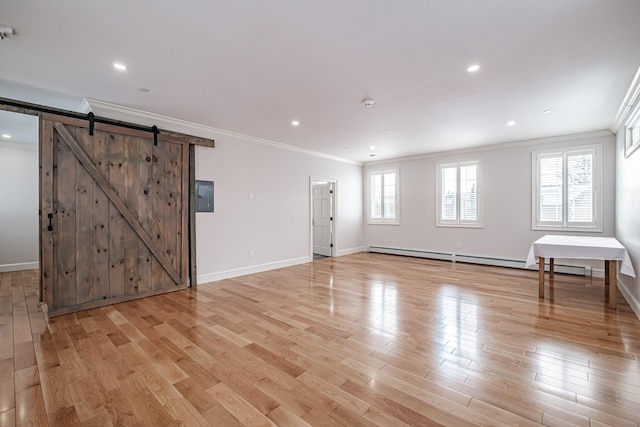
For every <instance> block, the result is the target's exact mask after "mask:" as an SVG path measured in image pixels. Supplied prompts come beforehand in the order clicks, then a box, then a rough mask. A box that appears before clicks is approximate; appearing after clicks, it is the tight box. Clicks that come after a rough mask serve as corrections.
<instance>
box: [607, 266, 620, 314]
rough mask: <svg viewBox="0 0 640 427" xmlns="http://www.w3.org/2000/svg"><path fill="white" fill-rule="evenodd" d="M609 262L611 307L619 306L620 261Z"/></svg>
mask: <svg viewBox="0 0 640 427" xmlns="http://www.w3.org/2000/svg"><path fill="white" fill-rule="evenodd" d="M608 262H609V268H608V270H609V308H613V309H614V310H615V309H616V308H618V272H617V270H618V261H615V260H612V261H608Z"/></svg>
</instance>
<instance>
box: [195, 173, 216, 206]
mask: <svg viewBox="0 0 640 427" xmlns="http://www.w3.org/2000/svg"><path fill="white" fill-rule="evenodd" d="M196 212H213V181H198V180H196Z"/></svg>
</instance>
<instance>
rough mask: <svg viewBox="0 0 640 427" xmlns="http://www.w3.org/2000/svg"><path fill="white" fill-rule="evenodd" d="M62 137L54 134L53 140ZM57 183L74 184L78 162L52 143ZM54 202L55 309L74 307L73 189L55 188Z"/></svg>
mask: <svg viewBox="0 0 640 427" xmlns="http://www.w3.org/2000/svg"><path fill="white" fill-rule="evenodd" d="M60 138H61V137H60V136H59V134H57V133H56V134H55V137H54V140H58V139H60ZM55 146H56V164H54V168H57V179H58V181H62V182H67V183H75V182H76V166H78V161H77V160H76V158H75V156H74V155H73V153H72V152H71V150H69V147H67V145H66V144H64V142H60V141H57V142H55ZM55 199H56V204H57V206H56V212H55V215H56V220H57V221H56V222H57V225H56V226H55V228H56V229H57V230H58V231H57V235H56V252H55V255H56V259H55V260H54V262H56V264H57V266H58V271H57V277H56V287H55V288H54V307H56V308H57V307H67V306H70V305H74V304H75V303H76V194H75V191H74V185H66V186H58V187H57V188H56V192H55Z"/></svg>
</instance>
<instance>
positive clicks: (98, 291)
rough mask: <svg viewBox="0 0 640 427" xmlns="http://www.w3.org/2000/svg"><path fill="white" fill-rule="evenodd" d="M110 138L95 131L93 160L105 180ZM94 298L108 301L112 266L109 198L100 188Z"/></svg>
mask: <svg viewBox="0 0 640 427" xmlns="http://www.w3.org/2000/svg"><path fill="white" fill-rule="evenodd" d="M107 139H108V136H107V134H106V133H105V132H102V131H95V134H94V138H93V159H94V164H95V165H96V168H97V169H98V171H99V172H100V174H101V175H102V176H104V177H105V178H106V177H108V176H109V159H110V157H109V144H107ZM94 205H95V213H94V227H95V230H94V233H93V236H94V237H93V240H94V245H95V246H94V248H93V265H94V270H93V271H94V298H95V300H106V299H107V298H108V297H109V283H110V279H109V277H110V274H109V273H110V270H111V268H110V267H111V264H110V260H109V256H110V253H111V251H110V250H109V244H110V242H109V229H110V215H109V205H110V203H109V198H108V197H107V195H106V194H104V191H102V190H101V189H100V187H99V186H97V185H96V186H95V191H94Z"/></svg>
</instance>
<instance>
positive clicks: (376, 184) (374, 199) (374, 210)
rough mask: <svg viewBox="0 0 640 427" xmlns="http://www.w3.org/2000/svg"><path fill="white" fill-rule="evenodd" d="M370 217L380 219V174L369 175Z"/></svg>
mask: <svg viewBox="0 0 640 427" xmlns="http://www.w3.org/2000/svg"><path fill="white" fill-rule="evenodd" d="M370 217H371V219H382V174H375V175H371V213H370Z"/></svg>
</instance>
